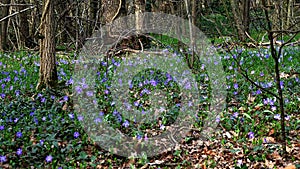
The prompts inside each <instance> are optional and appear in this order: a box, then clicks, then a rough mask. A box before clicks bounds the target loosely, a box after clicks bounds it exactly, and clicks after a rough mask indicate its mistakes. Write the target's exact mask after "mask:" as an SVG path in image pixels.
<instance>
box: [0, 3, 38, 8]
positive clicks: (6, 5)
mask: <svg viewBox="0 0 300 169" xmlns="http://www.w3.org/2000/svg"><path fill="white" fill-rule="evenodd" d="M8 6H33V4H3V3H0V7H8Z"/></svg>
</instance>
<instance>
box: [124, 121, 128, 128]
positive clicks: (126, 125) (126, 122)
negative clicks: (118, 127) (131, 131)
mask: <svg viewBox="0 0 300 169" xmlns="http://www.w3.org/2000/svg"><path fill="white" fill-rule="evenodd" d="M123 126H124V127H125V128H127V127H128V126H129V122H128V121H127V120H125V121H124V123H123Z"/></svg>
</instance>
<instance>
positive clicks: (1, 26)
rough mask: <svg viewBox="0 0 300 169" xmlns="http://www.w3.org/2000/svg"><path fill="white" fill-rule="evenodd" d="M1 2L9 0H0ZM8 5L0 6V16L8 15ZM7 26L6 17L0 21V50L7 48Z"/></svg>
mask: <svg viewBox="0 0 300 169" xmlns="http://www.w3.org/2000/svg"><path fill="white" fill-rule="evenodd" d="M0 2H1V3H3V4H9V3H10V0H0ZM8 12H9V6H5V7H0V18H3V17H5V16H7V15H8ZM7 27H8V19H6V20H4V21H2V22H0V31H1V32H0V51H3V50H5V49H7V47H8V45H7Z"/></svg>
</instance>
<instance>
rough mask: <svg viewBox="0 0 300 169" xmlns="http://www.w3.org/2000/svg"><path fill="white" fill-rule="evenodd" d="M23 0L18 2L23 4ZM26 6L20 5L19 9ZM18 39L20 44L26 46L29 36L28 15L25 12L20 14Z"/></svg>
mask: <svg viewBox="0 0 300 169" xmlns="http://www.w3.org/2000/svg"><path fill="white" fill-rule="evenodd" d="M25 3H26V2H25V0H21V1H20V4H25ZM25 8H26V6H20V10H23V9H25ZM19 27H20V41H21V46H20V47H25V46H28V45H27V44H28V43H27V39H28V38H29V23H28V15H27V12H24V13H22V14H21V15H20V25H19Z"/></svg>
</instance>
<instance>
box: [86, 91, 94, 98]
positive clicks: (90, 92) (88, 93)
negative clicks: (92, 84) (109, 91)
mask: <svg viewBox="0 0 300 169" xmlns="http://www.w3.org/2000/svg"><path fill="white" fill-rule="evenodd" d="M86 95H87V96H88V97H92V96H93V95H94V93H93V91H87V92H86Z"/></svg>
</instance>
